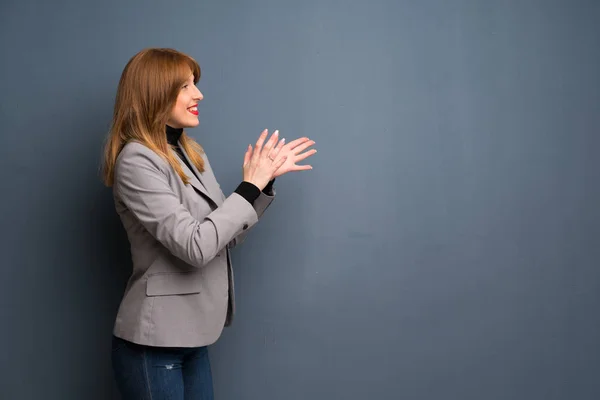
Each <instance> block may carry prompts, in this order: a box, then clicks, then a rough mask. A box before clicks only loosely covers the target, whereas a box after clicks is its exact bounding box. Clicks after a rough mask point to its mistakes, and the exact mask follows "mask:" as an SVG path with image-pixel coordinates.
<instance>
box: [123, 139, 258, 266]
mask: <svg viewBox="0 0 600 400" xmlns="http://www.w3.org/2000/svg"><path fill="white" fill-rule="evenodd" d="M125 150H129V149H124V150H123V152H125ZM166 168H169V165H168V163H167V162H166V161H164V160H163V159H162V158H161V157H160V156H159V155H158V154H156V153H154V152H153V151H152V150H150V149H148V148H146V147H145V146H143V145H141V144H137V145H136V146H135V150H131V151H128V152H127V154H121V156H120V157H119V159H118V161H117V165H116V167H115V182H114V190H115V194H116V196H117V197H118V198H119V199H120V200H121V201H122V202H123V204H124V205H125V206H126V207H127V208H128V209H129V210H130V211H131V212H132V213H133V215H134V216H135V217H136V218H137V220H138V221H139V222H140V223H141V224H142V226H143V227H144V228H145V229H146V230H147V231H148V232H149V233H150V234H151V235H152V236H153V237H154V238H156V240H158V241H159V242H160V243H162V245H163V246H165V247H166V248H167V249H168V250H169V251H170V252H171V253H172V254H173V255H175V256H176V257H178V258H180V259H181V260H183V261H185V262H186V263H188V264H190V265H192V266H194V267H197V268H200V267H202V266H204V265H206V264H207V263H208V262H210V261H211V260H212V259H213V258H214V257H216V255H217V254H218V253H219V252H220V251H221V250H222V249H223V248H225V247H226V246H227V245H228V243H229V242H231V241H232V240H233V239H234V238H235V237H236V236H238V235H239V234H240V233H242V232H244V231H245V230H247V229H249V228H250V227H251V226H253V225H254V224H256V222H257V221H258V215H257V212H256V210H255V209H254V207H253V206H252V205H250V204H249V203H248V202H247V201H246V200H245V199H244V198H243V197H242V196H240V195H239V194H237V193H233V194H232V195H231V196H229V197H228V198H226V199H225V201H224V202H223V204H222V205H221V206H220V207H219V208H217V209H216V210H214V211H213V212H211V213H210V214H208V215H207V216H206V217H205V218H204V219H202V220H198V219H196V218H194V217H193V216H192V215H191V213H190V212H189V211H188V210H187V209H186V208H185V207H184V206H183V205H182V204H181V202H180V201H179V199H178V197H177V196H176V194H175V193H174V192H173V190H172V189H171V187H170V186H169V183H168V178H167V173H166V170H165V169H166Z"/></svg>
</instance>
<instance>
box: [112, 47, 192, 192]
mask: <svg viewBox="0 0 600 400" xmlns="http://www.w3.org/2000/svg"><path fill="white" fill-rule="evenodd" d="M190 73H192V74H194V83H197V82H198V80H199V79H200V66H199V65H198V63H197V62H196V61H195V60H194V59H193V58H192V57H190V56H188V55H186V54H183V53H181V52H179V51H177V50H173V49H157V48H152V49H145V50H142V51H140V52H139V53H138V54H136V55H135V56H133V57H132V58H131V60H129V62H128V63H127V65H126V66H125V69H124V70H123V73H122V74H121V79H120V81H119V86H118V88H117V95H116V99H115V106H114V112H113V118H112V123H111V127H110V131H109V134H108V138H107V141H106V144H105V147H104V156H103V166H102V180H103V182H104V184H105V185H106V186H109V187H110V186H112V185H113V183H114V169H115V163H116V160H117V157H118V156H119V153H120V152H121V150H122V149H123V147H124V146H125V145H126V144H127V143H129V142H130V141H132V140H135V141H138V142H140V143H142V144H143V145H145V146H147V147H149V148H150V149H152V150H153V151H155V152H156V153H157V154H158V155H160V156H161V157H162V158H164V159H165V160H166V161H167V162H168V163H169V164H170V165H171V167H173V169H174V170H175V171H176V172H177V174H178V175H179V176H180V177H181V179H182V180H183V182H185V183H186V184H187V183H188V181H189V179H188V177H187V176H186V175H185V174H184V172H183V169H182V168H181V164H180V163H179V161H178V159H177V156H176V155H174V154H173V152H171V151H169V147H170V146H169V144H168V142H167V137H166V134H165V127H166V124H167V121H168V119H169V116H170V113H171V110H172V109H173V106H174V105H175V102H176V101H177V96H178V94H179V91H180V89H181V86H182V85H183V84H184V82H185V81H186V80H187V79H188V77H189V76H190ZM179 141H180V143H181V145H182V146H183V149H184V150H185V151H186V153H187V154H188V155H189V157H190V158H191V161H192V163H193V164H194V165H195V166H196V167H197V168H198V170H199V171H200V172H203V171H204V160H203V159H202V153H203V149H202V147H201V146H200V145H199V144H198V143H197V142H196V141H194V140H193V139H192V138H190V137H189V136H187V135H186V134H185V132H184V133H182V135H181V137H180V139H179Z"/></svg>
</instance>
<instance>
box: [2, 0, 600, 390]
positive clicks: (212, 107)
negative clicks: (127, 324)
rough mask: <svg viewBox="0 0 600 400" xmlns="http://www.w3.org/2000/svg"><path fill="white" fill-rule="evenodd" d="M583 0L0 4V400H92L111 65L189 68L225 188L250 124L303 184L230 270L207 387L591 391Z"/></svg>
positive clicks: (105, 326)
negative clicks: (231, 314)
mask: <svg viewBox="0 0 600 400" xmlns="http://www.w3.org/2000/svg"><path fill="white" fill-rule="evenodd" d="M599 20H600V3H599V2H597V1H592V0H590V1H584V0H571V1H567V0H555V1H542V0H539V1H533V0H528V1H503V2H499V1H491V0H480V1H476V0H460V1H453V2H449V1H444V0H424V1H413V2H408V1H394V0H388V1H367V0H352V1H345V2H342V1H333V0H321V1H315V0H309V1H295V2H292V1H274V0H271V1H267V0H255V1H252V2H249V1H246V2H243V1H228V2H225V1H221V2H202V1H179V2H170V1H169V2H167V1H163V2H159V1H141V0H129V1H126V2H117V1H115V0H110V1H104V2H102V1H95V2H92V1H87V2H82V1H75V0H63V1H59V2H46V1H41V0H30V1H22V2H18V1H12V2H3V3H2V5H1V6H0V45H1V48H2V49H3V55H2V63H1V64H0V89H1V90H0V99H1V100H0V101H1V103H0V120H1V122H2V145H1V146H0V163H1V165H0V182H2V189H1V193H2V194H1V196H0V208H1V209H2V213H0V224H1V226H2V230H1V233H0V254H1V256H0V257H1V258H0V261H1V262H0V265H1V268H0V272H1V275H0V305H1V306H0V321H2V328H1V329H0V343H2V345H3V350H2V352H1V353H2V362H1V363H0V398H2V399H19V400H20V399H44V400H53V399H57V400H58V399H60V400H69V399H73V400H80V399H86V400H100V399H113V398H117V397H116V394H115V391H114V384H113V381H112V375H111V370H110V333H111V328H112V323H113V318H114V314H115V312H116V308H117V306H118V302H119V300H120V296H121V293H122V290H123V288H124V285H125V280H126V278H127V274H128V269H129V265H130V264H129V250H128V245H127V241H126V238H125V235H124V233H123V231H122V229H121V226H120V222H119V220H118V219H117V217H116V214H115V212H114V208H113V204H112V199H111V194H110V190H109V189H107V188H104V187H103V186H102V185H101V183H100V181H99V179H98V174H97V171H98V162H99V159H100V151H101V146H102V142H103V140H104V136H105V134H106V131H107V130H108V124H109V122H110V116H111V112H112V102H113V99H114V93H115V89H116V86H117V81H118V78H119V76H120V73H121V70H122V68H123V67H124V65H125V63H126V62H127V60H128V59H129V58H130V57H131V56H132V55H133V54H134V53H136V52H137V51H139V50H140V49H142V48H144V47H158V46H161V47H162V46H165V47H174V48H177V49H179V50H182V51H184V52H187V53H189V54H191V55H192V56H194V57H195V58H196V59H197V60H198V61H199V62H200V64H201V66H202V69H203V77H202V80H201V81H200V85H199V87H200V89H201V90H202V91H203V92H204V95H205V100H204V101H203V102H202V103H201V107H200V116H201V125H200V127H198V128H197V129H193V130H191V131H190V134H191V135H192V136H194V137H195V138H197V139H198V141H199V142H200V143H201V144H202V145H203V146H204V147H205V148H206V150H207V152H208V155H209V157H210V158H211V163H212V165H213V167H214V169H215V170H216V174H217V177H218V179H219V180H220V182H221V184H222V186H223V188H224V189H226V191H228V192H231V191H232V190H233V189H234V188H235V186H236V185H237V183H238V182H239V181H240V179H241V177H242V175H241V163H242V159H243V153H244V151H245V146H247V145H248V144H249V143H252V142H253V141H255V139H256V137H257V136H258V134H259V133H260V131H261V130H262V129H264V128H269V129H280V131H281V132H282V135H283V136H284V137H286V138H288V139H291V138H294V137H298V136H303V135H308V136H309V137H311V138H314V139H315V140H316V142H317V148H318V150H319V153H318V154H317V155H316V156H315V157H313V158H312V159H311V163H312V165H313V166H314V168H315V169H314V170H313V171H310V172H308V173H301V174H295V175H289V176H285V177H283V178H281V179H280V180H278V182H277V190H278V199H277V201H276V203H275V204H274V205H273V206H272V207H271V208H270V209H269V211H268V213H267V215H266V216H265V219H264V220H263V222H261V224H259V225H258V226H257V227H256V228H255V231H254V233H253V235H252V236H251V237H249V239H248V241H247V242H246V244H245V245H244V246H243V247H242V248H241V249H238V250H236V252H235V253H234V261H235V268H236V271H237V272H236V274H237V275H236V277H237V286H236V288H237V291H238V293H237V294H238V297H237V298H238V318H237V320H236V322H235V324H234V326H233V327H232V328H230V329H227V330H226V332H225V333H224V335H223V336H222V338H221V340H220V341H219V342H218V343H217V344H216V345H215V346H213V347H212V348H211V356H212V360H213V367H214V375H215V381H216V391H217V396H218V397H217V398H219V399H221V400H227V399H231V400H271V399H272V400H282V399H285V400H296V399H302V400H304V399H328V400H329V399H344V400H358V399H365V398H371V399H381V400H383V399H390V400H392V399H393V400H396V399H414V400H418V399H421V400H437V399H461V400H467V399H473V400H482V399H485V400H494V399H498V400H506V399H511V400H533V399H535V400H537V399H539V400H552V399H557V400H558V399H560V400H567V399H568V400H584V399H598V398H600V383H599V382H600V381H599V380H598V379H597V378H598V374H599V372H600V313H599V312H598V308H599V306H600V271H599V270H598V265H599V261H598V260H599V257H600V243H599V238H600V225H599V223H600V212H599V211H598V205H599V204H600V189H599V182H600V158H599V157H598V148H599V145H600V133H599V128H600V113H599V112H598V107H599V104H600V74H599V72H598V71H600V43H599V42H600V39H599V38H600V25H599V24H598V21H599Z"/></svg>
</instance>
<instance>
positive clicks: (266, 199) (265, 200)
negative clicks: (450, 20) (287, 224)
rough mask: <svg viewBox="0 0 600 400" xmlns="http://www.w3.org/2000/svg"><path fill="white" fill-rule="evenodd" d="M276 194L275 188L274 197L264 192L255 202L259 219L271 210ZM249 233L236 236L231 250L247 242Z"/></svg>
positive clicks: (247, 231) (254, 206)
mask: <svg viewBox="0 0 600 400" xmlns="http://www.w3.org/2000/svg"><path fill="white" fill-rule="evenodd" d="M275 194H276V193H275V188H273V195H271V196H270V195H267V194H265V193H263V192H260V195H259V196H258V198H257V199H256V200H254V204H253V205H252V207H253V208H254V211H255V212H256V215H257V217H258V218H259V219H260V218H261V217H262V216H263V214H264V213H265V211H266V210H267V208H269V206H270V205H271V203H272V202H273V200H274V199H275ZM248 233H249V230H245V231H242V232H240V233H239V234H238V235H236V236H235V237H234V238H233V240H232V241H231V242H230V243H229V248H230V249H232V248H234V247H235V246H239V245H240V244H242V243H243V242H244V241H245V240H246V236H247V235H248Z"/></svg>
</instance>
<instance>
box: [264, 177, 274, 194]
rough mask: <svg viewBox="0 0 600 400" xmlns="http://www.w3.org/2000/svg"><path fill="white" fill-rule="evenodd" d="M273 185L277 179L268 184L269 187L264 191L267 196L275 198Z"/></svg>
mask: <svg viewBox="0 0 600 400" xmlns="http://www.w3.org/2000/svg"><path fill="white" fill-rule="evenodd" d="M273 183H275V178H273V179H271V180H270V181H269V183H267V186H265V188H264V189H263V190H262V192H263V193H264V194H266V195H267V196H273Z"/></svg>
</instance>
